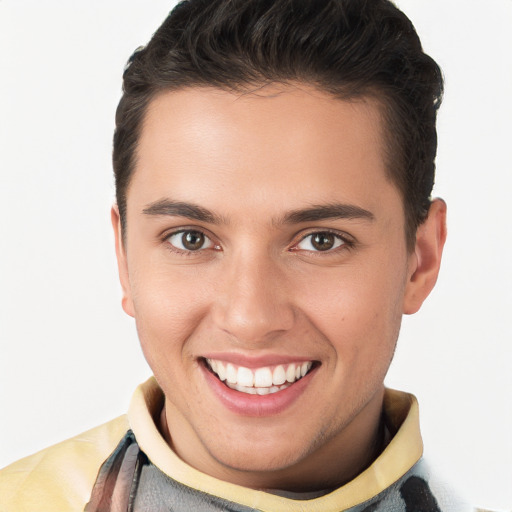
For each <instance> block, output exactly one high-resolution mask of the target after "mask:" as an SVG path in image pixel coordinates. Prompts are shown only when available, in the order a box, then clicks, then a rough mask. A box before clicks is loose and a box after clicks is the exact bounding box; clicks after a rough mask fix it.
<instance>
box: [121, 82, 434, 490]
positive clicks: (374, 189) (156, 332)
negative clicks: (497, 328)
mask: <svg viewBox="0 0 512 512" xmlns="http://www.w3.org/2000/svg"><path fill="white" fill-rule="evenodd" d="M381 129H382V126H381V121H380V117H379V110H378V107H377V105H376V104H375V103H372V102H371V101H369V100H368V101H353V102H346V101H341V100H338V99H334V98H332V97H331V96H328V95H326V94H324V93H322V92H319V91H317V90H315V89H313V88H308V87H299V86H297V87H293V86H281V87H279V88H277V87H266V88H263V89H260V90H258V91H256V92H250V93H246V94H235V93H232V92H226V91H221V90H217V89H214V88H195V89H194V88H190V89H185V90H181V91H177V92H166V93H164V94H161V95H160V96H158V97H157V98H156V99H154V100H153V101H152V103H151V104H150V106H149V109H148V112H147V116H146V119H145V122H144V125H143V130H142V134H141V139H140V145H139V148H138V154H137V157H138V158H137V164H136V169H135V172H134V175H133V177H132V181H131V183H130V186H129V189H128V193H127V231H126V239H125V243H124V245H123V244H122V243H121V237H120V233H119V229H120V228H119V222H118V218H117V213H116V211H115V210H114V213H113V218H114V227H115V229H116V231H117V240H118V258H119V265H120V274H121V281H122V284H123V289H124V299H123V305H124V308H125V310H126V312H127V313H129V314H130V315H132V316H134V317H135V319H136V324H137V329H138V333H139V337H140V341H141V344H142V348H143V351H144V353H145V356H146V358H147V360H148V362H149V364H150V366H151V368H152V370H153V371H154V374H155V376H156V378H157V380H158V382H159V384H160V386H161V387H162V389H163V391H164V393H165V396H166V406H165V420H166V421H167V424H168V427H169V431H170V437H171V442H172V445H173V448H174V449H175V451H176V452H177V453H178V454H179V455H180V456H181V457H182V458H183V459H184V460H185V461H187V462H189V463H190V464H191V465H193V466H194V467H196V468H198V469H200V470H202V471H204V472H206V473H208V474H210V475H213V476H216V477H219V478H221V479H224V480H228V481H232V482H235V483H239V484H242V485H247V486H249V487H280V488H285V487H288V488H294V487H297V488H299V489H302V490H305V489H306V486H305V484H304V482H305V481H309V482H310V485H313V486H315V481H316V480H315V477H317V479H322V480H321V482H322V484H323V485H327V484H329V478H330V479H333V480H340V479H343V478H349V477H351V476H353V475H350V474H348V473H350V471H354V470H360V469H362V468H363V467H364V466H365V465H367V464H368V462H369V458H370V457H371V456H372V453H370V452H371V446H372V443H373V442H374V441H375V436H376V432H377V428H378V422H379V416H380V410H381V405H382V393H383V379H384V376H385V374H386V371H387V369H388V367H389V364H390V361H391V358H392V355H393V351H394V348H395V343H396V339H397V336H398V332H399V327H400V321H401V316H402V313H403V312H412V310H414V309H417V307H419V305H418V301H420V300H422V299H423V298H424V296H423V295H425V294H423V295H422V294H421V293H419V292H418V290H417V289H414V284H411V283H414V282H417V281H418V278H417V274H415V272H418V273H419V270H418V268H419V266H420V263H419V257H418V251H416V252H412V253H409V252H408V251H407V249H406V240H405V229H404V224H405V220H404V213H403V207H402V200H401V198H400V196H399V193H398V191H397V189H396V187H395V186H394V185H393V183H392V182H391V181H390V180H389V179H388V177H387V174H386V170H385V166H384V158H383V154H384V153H383V150H382V144H383V143H382V135H381ZM427 260H428V258H426V257H425V258H423V261H427ZM427 293H428V292H427ZM419 296H421V297H420V298H418V297H419ZM415 301H416V302H415ZM340 453H343V457H342V458H343V461H342V462H340V456H339V454H340ZM359 466H361V467H359ZM305 472H306V473H307V475H306V474H305ZM347 472H348V473H347ZM312 475H315V476H314V477H312ZM333 475H334V476H333ZM301 479H302V483H301ZM332 483H333V484H334V483H335V482H334V481H333V482H332ZM322 484H320V480H319V482H318V485H322Z"/></svg>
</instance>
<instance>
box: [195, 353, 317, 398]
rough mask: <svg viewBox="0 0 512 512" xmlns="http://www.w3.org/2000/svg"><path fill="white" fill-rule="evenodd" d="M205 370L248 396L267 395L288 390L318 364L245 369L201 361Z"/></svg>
mask: <svg viewBox="0 0 512 512" xmlns="http://www.w3.org/2000/svg"><path fill="white" fill-rule="evenodd" d="M203 361H204V364H205V366H206V368H207V369H208V370H209V371H210V372H211V373H213V375H215V376H216V377H217V378H218V379H219V380H220V381H222V382H223V383H224V384H225V385H226V386H228V387H229V388H231V389H234V390H236V391H240V392H241V393H247V394H249V395H269V394H272V393H277V392H278V391H283V390H284V389H287V388H289V387H290V386H292V385H293V384H295V383H296V382H297V381H299V380H300V379H302V378H303V377H305V376H306V375H307V374H308V373H310V372H311V370H313V369H314V368H316V367H317V366H318V365H319V363H318V362H316V361H306V362H302V363H289V364H280V365H276V366H263V367H261V368H252V369H251V368H246V367H244V366H237V365H234V364H232V363H226V362H225V361H220V360H218V359H203Z"/></svg>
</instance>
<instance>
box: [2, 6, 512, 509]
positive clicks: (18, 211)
mask: <svg viewBox="0 0 512 512" xmlns="http://www.w3.org/2000/svg"><path fill="white" fill-rule="evenodd" d="M172 5H173V2H172V1H171V2H169V1H163V0H152V2H147V1H146V0H129V1H126V0H123V1H121V0H115V1H114V0H109V1H108V2H104V1H100V0H92V1H91V0H90V1H88V2H73V3H72V2H66V1H64V0H61V1H56V0H46V1H40V0H39V1H36V0H0V244H1V245H0V466H4V465H6V464H7V463H9V462H11V461H13V460H15V459H17V458H19V457H22V456H24V455H28V454H30V453H32V452H34V451H36V450H39V449H41V448H43V447H45V446H47V445H49V444H52V443H55V442H57V441H60V440H62V439H64V438H65V437H69V436H72V435H75V434H77V433H79V432H81V431H83V430H85V429H87V428H90V427H93V426H95V425H97V424H99V423H102V422H104V421H107V420H109V419H110V418H112V417H114V416H116V415H119V414H122V413H124V412H125V410H126V408H127V405H128V401H129V398H130V395H131V393H132V390H133V389H134V387H135V386H136V385H137V384H138V383H139V382H141V381H142V380H144V379H145V378H146V377H147V376H149V374H150V371H149V369H148V367H147V365H146V364H145V362H144V361H143V356H142V353H141V351H140V349H139V347H138V342H137V338H136V334H135V328H134V325H133V321H132V320H131V319H129V318H128V317H126V316H125V315H124V313H123V312H122V310H121V307H120V290H119V286H118V284H117V275H116V268H115V262H114V250H113V238H112V235H111V232H110V225H109V208H110V205H111V203H112V200H113V195H114V191H113V180H112V175H111V174H112V173H111V164H110V153H111V137H112V131H113V119H114V111H115V107H116V104H117V101H118V99H119V97H120V86H121V74H122V69H123V66H124V63H125V61H126V60H127V58H128V56H129V55H130V54H131V52H132V51H133V50H134V49H135V48H136V47H137V46H139V45H140V44H142V43H145V42H147V40H148V39H149V37H150V36H151V34H152V32H153V31H154V30H155V29H156V28H157V26H158V25H159V24H160V22H161V21H162V20H163V19H164V17H165V15H166V14H167V12H168V11H169V10H170V8H171V7H172ZM398 5H399V6H400V7H401V8H402V9H404V11H405V12H406V13H407V14H408V15H409V16H410V17H411V19H412V20H413V22H414V24H415V25H416V28H417V30H418V32H419V34H420V36H421V38H422V41H423V44H424V47H425V49H426V50H427V52H428V53H430V54H431V55H432V56H433V57H434V58H435V59H436V60H437V61H438V62H439V63H440V64H441V66H442V67H443V69H444V73H445V75H446V95H445V102H444V105H443V107H442V111H441V114H440V118H439V136H440V147H439V156H438V179H437V186H436V194H437V195H440V196H442V197H444V198H445V199H446V201H447V202H448V205H449V241H448V244H447V247H446V251H445V259H444V265H443V268H442V272H441V276H440V281H439V283H438V286H437V288H436V290H435V291H434V293H433V294H432V296H431V297H430V299H429V300H428V301H427V303H426V304H425V306H424V308H423V309H422V311H421V312H420V313H419V314H417V315H415V316H413V317H408V318H405V320H404V325H403V329H402V334H401V337H400V341H399V347H398V352H397V356H396V358H395V361H394V363H393V366H392V369H391V372H390V374H389V377H388V380H387V383H388V385H390V386H392V387H397V388H400V389H406V390H409V391H412V392H414V393H415V394H416V395H417V396H418V398H419V400H420V406H421V415H422V427H423V435H424V440H425V444H426V452H427V455H428V456H429V457H430V458H431V459H433V461H434V462H435V463H437V465H438V467H440V468H441V469H442V472H444V474H445V475H447V476H448V478H450V479H451V480H452V481H454V482H455V484H456V485H458V486H459V488H461V489H462V490H463V492H464V493H465V494H466V496H468V497H469V498H470V499H471V500H473V502H474V503H475V504H477V505H480V506H486V507H489V508H495V509H497V510H512V488H511V487H512V441H511V439H512V435H511V433H512V406H511V401H512V398H511V394H512V377H511V374H512V373H511V366H512V364H511V363H512V349H511V343H512V339H511V338H512V327H511V311H512V292H511V289H512V271H511V268H512V228H511V224H512V223H511V221H512V214H511V212H510V203H511V199H510V196H511V190H512V178H511V175H512V166H511V161H512V150H511V147H512V128H511V120H512V99H511V98H512V58H511V53H512V1H511V0H486V1H485V2H482V1H476V0H465V1H462V0H461V1H456V0H428V1H427V0H401V1H399V2H398Z"/></svg>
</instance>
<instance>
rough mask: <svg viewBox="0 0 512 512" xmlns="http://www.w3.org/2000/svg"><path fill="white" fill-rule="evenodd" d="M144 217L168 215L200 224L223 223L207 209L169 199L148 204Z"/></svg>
mask: <svg viewBox="0 0 512 512" xmlns="http://www.w3.org/2000/svg"><path fill="white" fill-rule="evenodd" d="M142 213H145V214H146V215H169V216H173V217H186V218H188V219H192V220H198V221H200V222H207V223H209V224H222V223H225V222H224V220H223V218H222V217H220V216H219V215H216V214H215V213H213V212H211V211H210V210H208V209H207V208H203V207H202V206H198V205H196V204H193V203H185V202H182V201H173V200H171V199H160V200H159V201H155V202H154V203H150V204H149V205H147V206H146V207H145V208H144V209H143V210H142Z"/></svg>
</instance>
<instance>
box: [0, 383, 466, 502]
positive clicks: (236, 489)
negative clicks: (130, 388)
mask: <svg viewBox="0 0 512 512" xmlns="http://www.w3.org/2000/svg"><path fill="white" fill-rule="evenodd" d="M164 399H165V398H164V395H163V393H162V390H161V389H160V388H159V386H158V384H157V383H156V381H155V380H154V379H150V380H149V381H148V382H146V383H144V384H142V385H141V386H139V388H137V390H136V392H135V393H134V395H133V399H132V403H131V405H130V410H129V412H128V415H125V416H121V417H119V418H117V419H115V420H112V421H110V422H108V423H106V424H104V425H101V426H100V427H96V428H94V429H92V430H89V431H88V432H84V433H83V434H80V435H78V436H76V437H74V438H72V439H68V440H66V441H63V442H62V443H59V444H57V445H55V446H51V447H49V448H47V449H45V450H42V451H41V452H38V453H36V454H34V455H31V456H30V457H26V458H25V459H21V460H19V461H17V462H15V463H13V464H11V465H10V466H8V467H7V468H4V469H3V470H1V471H0V511H1V512H25V511H27V512H76V511H81V510H82V511H83V510H85V511H86V512H170V511H173V512H185V511H186V512H190V511H198V512H210V511H225V512H249V511H253V512H254V511H258V512H342V511H346V512H470V511H471V510H472V509H471V508H470V507H468V506H467V505H464V504H463V503H461V502H460V501H458V500H457V498H456V496H455V495H454V493H453V492H452V490H451V489H450V488H449V487H448V486H446V484H445V483H444V482H443V481H442V480H441V479H439V478H438V476H437V474H436V473H433V472H431V471H430V470H429V468H428V466H427V464H426V463H425V462H424V461H423V459H422V452H423V443H422V440H421V435H420V430H419V412H418V404H417V401H416V399H415V398H414V397H413V396H412V395H409V394H407V393H403V392H399V391H393V390H389V389H388V390H386V393H385V397H384V404H383V414H384V417H385V421H386V426H387V428H388V430H389V433H390V439H389V443H388V444H387V446H386V448H385V449H384V450H383V452H382V453H381V454H380V455H379V456H378V457H377V459H376V460H375V461H374V462H373V463H372V464H371V465H370V466H369V467H368V468H367V469H366V470H365V471H363V472H362V473H361V474H359V475H358V476H357V477H355V478H354V479H353V480H351V481H350V482H347V483H346V484H344V485H342V486H341V487H339V488H338V489H334V490H332V491H331V492H328V493H327V494H322V495H321V496H316V497H311V496H310V495H307V497H306V495H300V496H295V495H285V496H283V495H278V494H279V493H278V492H277V491H276V494H274V492H265V491H262V490H257V489H249V488H245V487H241V486H238V485H234V484H231V483H229V482H225V481H222V480H219V479H216V478H214V477H212V476H210V475H207V474H204V473H202V472H200V471H198V470H196V469H195V468H193V467H191V466H189V465H188V464H187V463H186V462H184V461H183V460H181V459H180V458H179V457H178V456H177V455H176V454H175V453H174V451H173V450H172V449H171V448H170V447H169V445H168V444H167V442H166V441H165V439H164V438H163V437H162V435H161V433H160V432H159V430H158V425H157V424H155V420H154V418H158V417H159V415H160V413H161V410H162V407H163V405H164Z"/></svg>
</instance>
